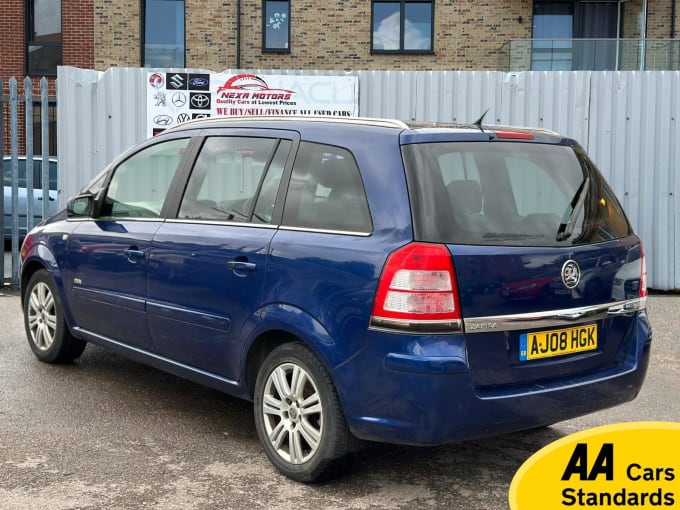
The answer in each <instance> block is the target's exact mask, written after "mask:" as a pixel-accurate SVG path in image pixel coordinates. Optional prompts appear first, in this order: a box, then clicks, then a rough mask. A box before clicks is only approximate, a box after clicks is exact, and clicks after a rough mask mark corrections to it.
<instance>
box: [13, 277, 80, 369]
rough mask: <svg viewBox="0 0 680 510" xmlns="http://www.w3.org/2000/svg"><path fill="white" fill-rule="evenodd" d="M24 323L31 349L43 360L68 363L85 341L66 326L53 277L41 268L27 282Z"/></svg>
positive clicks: (76, 354)
mask: <svg viewBox="0 0 680 510" xmlns="http://www.w3.org/2000/svg"><path fill="white" fill-rule="evenodd" d="M24 327H25V328H26V336H27V337H28V343H29V345H30V346H31V350H32V351H33V352H34V354H35V355H36V356H37V357H38V359H39V360H40V361H44V362H45V363H69V362H71V361H73V360H74V359H76V358H78V357H79V356H80V355H81V354H82V353H83V351H84V350H85V346H86V345H87V343H86V342H85V341H84V340H80V339H79V338H75V337H74V336H73V335H72V334H71V331H70V330H69V329H68V325H67V324H66V320H65V319H64V309H63V307H62V305H61V300H60V299H59V293H58V292H57V287H56V285H55V283H54V279H53V278H52V275H50V273H49V272H47V271H46V270H44V269H41V270H39V271H36V272H35V274H33V276H31V279H30V280H29V282H28V287H27V288H26V295H25V299H24Z"/></svg>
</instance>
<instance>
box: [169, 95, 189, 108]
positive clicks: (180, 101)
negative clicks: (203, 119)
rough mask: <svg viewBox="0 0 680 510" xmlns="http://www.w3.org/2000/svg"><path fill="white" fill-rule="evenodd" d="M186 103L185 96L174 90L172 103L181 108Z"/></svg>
mask: <svg viewBox="0 0 680 510" xmlns="http://www.w3.org/2000/svg"><path fill="white" fill-rule="evenodd" d="M185 104H187V96H186V95H184V94H182V93H181V92H175V93H174V94H173V95H172V105H173V106H175V107H177V108H182V106H184V105H185Z"/></svg>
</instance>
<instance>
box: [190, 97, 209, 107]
mask: <svg viewBox="0 0 680 510" xmlns="http://www.w3.org/2000/svg"><path fill="white" fill-rule="evenodd" d="M209 105H210V96H208V95H207V94H193V95H192V96H191V106H192V107H193V108H207V107H208V106H209Z"/></svg>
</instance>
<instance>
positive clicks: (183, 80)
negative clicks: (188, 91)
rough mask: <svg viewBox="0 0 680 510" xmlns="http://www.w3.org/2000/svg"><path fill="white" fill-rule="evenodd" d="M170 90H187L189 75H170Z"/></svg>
mask: <svg viewBox="0 0 680 510" xmlns="http://www.w3.org/2000/svg"><path fill="white" fill-rule="evenodd" d="M167 79H168V88H171V89H175V90H177V89H185V88H187V75H186V74H184V73H174V74H168V75H167Z"/></svg>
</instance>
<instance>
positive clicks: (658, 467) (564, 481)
mask: <svg viewBox="0 0 680 510" xmlns="http://www.w3.org/2000/svg"><path fill="white" fill-rule="evenodd" d="M678 477H680V423H672V422H636V423H621V424H615V425H606V426H604V427H596V428H594V429H589V430H585V431H583V432H578V433H576V434H571V435H569V436H567V437H563V438H562V439H558V440H557V441H555V442H554V443H552V444H549V445H548V446H546V447H544V448H543V449H541V450H539V451H538V452H537V453H535V454H534V455H532V456H531V457H530V458H529V459H528V460H527V461H526V462H525V463H524V464H523V465H522V467H520V469H519V470H518V471H517V473H516V474H515V477H514V478H513V480H512V484H511V485H510V493H509V500H510V508H511V510H564V509H570V508H635V509H641V508H642V509H652V508H679V507H680V506H679V505H680V483H679V482H680V478H678Z"/></svg>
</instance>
